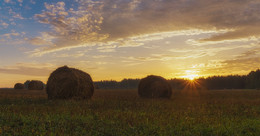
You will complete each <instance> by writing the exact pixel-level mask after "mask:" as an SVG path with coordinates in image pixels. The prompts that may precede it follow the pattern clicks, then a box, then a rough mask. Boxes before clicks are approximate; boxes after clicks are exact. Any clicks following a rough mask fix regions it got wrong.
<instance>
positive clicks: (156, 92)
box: [138, 75, 172, 98]
mask: <svg viewBox="0 0 260 136" xmlns="http://www.w3.org/2000/svg"><path fill="white" fill-rule="evenodd" d="M138 94H139V96H140V97H142V98H171V95H172V88H171V85H170V84H169V83H168V81H167V80H166V79H164V78H163V77H160V76H154V75H150V76H147V77H146V78H143V79H141V81H140V83H139V85H138Z"/></svg>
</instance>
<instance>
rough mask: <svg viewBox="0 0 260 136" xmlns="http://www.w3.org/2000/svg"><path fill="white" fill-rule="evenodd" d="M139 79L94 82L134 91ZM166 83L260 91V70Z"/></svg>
mask: <svg viewBox="0 0 260 136" xmlns="http://www.w3.org/2000/svg"><path fill="white" fill-rule="evenodd" d="M139 81H140V79H123V80H122V81H120V82H117V81H115V80H103V81H97V82H95V86H96V88H99V89H136V88H138V83H139ZM168 82H169V83H170V84H171V86H172V88H173V89H176V90H182V89H185V88H189V89H209V90H215V89H260V70H259V69H258V70H256V71H251V72H250V73H249V74H248V75H242V76H241V75H229V76H211V77H207V78H199V79H195V80H194V81H193V82H191V81H190V80H187V79H177V78H175V79H170V80H168Z"/></svg>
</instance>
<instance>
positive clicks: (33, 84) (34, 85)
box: [28, 80, 44, 90]
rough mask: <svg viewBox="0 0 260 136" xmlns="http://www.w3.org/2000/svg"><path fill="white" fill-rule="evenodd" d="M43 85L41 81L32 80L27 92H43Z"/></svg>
mask: <svg viewBox="0 0 260 136" xmlns="http://www.w3.org/2000/svg"><path fill="white" fill-rule="evenodd" d="M43 89H44V85H43V82H42V81H38V80H32V81H30V82H29V84H28V90H43Z"/></svg>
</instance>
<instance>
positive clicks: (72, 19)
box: [34, 0, 260, 54]
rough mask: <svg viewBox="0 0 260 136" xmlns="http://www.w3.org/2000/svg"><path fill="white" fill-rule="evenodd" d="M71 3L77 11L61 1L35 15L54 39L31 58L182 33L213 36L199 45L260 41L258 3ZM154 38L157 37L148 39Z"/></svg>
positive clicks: (219, 0) (139, 0) (188, 0)
mask: <svg viewBox="0 0 260 136" xmlns="http://www.w3.org/2000/svg"><path fill="white" fill-rule="evenodd" d="M76 2H78V3H77V4H75V5H79V6H78V7H77V6H70V5H66V3H65V2H58V3H56V4H48V3H45V10H44V11H43V12H42V13H41V14H36V15H35V18H36V19H37V20H38V21H39V22H40V23H44V24H48V25H49V26H50V28H51V29H52V31H50V32H48V33H49V34H50V35H52V36H53V37H54V39H53V43H54V44H51V45H49V46H47V47H46V48H39V49H36V50H35V51H34V53H35V54H39V53H40V52H41V54H44V53H48V52H53V51H58V50H62V49H66V48H71V47H80V46H89V45H93V44H97V43H99V44H100V43H108V42H115V43H117V44H121V43H120V41H124V40H129V39H130V40H129V41H131V40H133V41H134V40H136V41H137V42H138V40H139V42H143V41H141V40H145V38H146V39H148V40H150V38H151V39H156V38H157V39H160V38H163V37H160V33H167V32H168V33H171V32H180V31H184V32H185V31H187V30H200V31H201V32H204V31H216V33H215V34H214V33H212V34H213V35H212V36H210V37H208V38H205V39H200V40H199V41H198V42H201V43H209V42H213V43H214V42H221V41H233V40H237V39H247V38H259V36H260V31H259V24H260V16H259V14H260V2H259V1H258V0H213V1H208V0H196V1H195V0H174V1H169V0H129V1H125V0H100V1H94V0H88V1H83V0H78V1H76ZM65 5H66V6H65ZM221 30H225V31H222V32H221ZM154 34H159V35H158V36H156V37H153V35H154ZM184 34H188V35H189V33H184ZM193 34H194V33H193ZM146 36H147V37H146ZM171 36H175V35H171ZM132 37H145V38H143V39H142V38H140V39H138V38H137V39H136V38H132ZM131 38H132V39H131ZM131 42H132V41H131ZM132 43H133V42H132ZM103 45H104V46H106V45H105V44H103ZM122 45H124V43H123V44H122ZM126 45H128V44H126ZM137 45H141V44H137ZM107 46H110V45H107Z"/></svg>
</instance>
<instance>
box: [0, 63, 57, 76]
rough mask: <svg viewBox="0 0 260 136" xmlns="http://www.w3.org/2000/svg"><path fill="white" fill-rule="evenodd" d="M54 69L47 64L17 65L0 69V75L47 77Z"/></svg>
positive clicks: (51, 65)
mask: <svg viewBox="0 0 260 136" xmlns="http://www.w3.org/2000/svg"><path fill="white" fill-rule="evenodd" d="M54 68H55V66H54V65H53V64H49V63H17V64H15V65H11V66H2V67H0V73H4V74H18V75H30V76H48V75H49V74H50V72H51V71H52V70H53V69H54Z"/></svg>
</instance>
